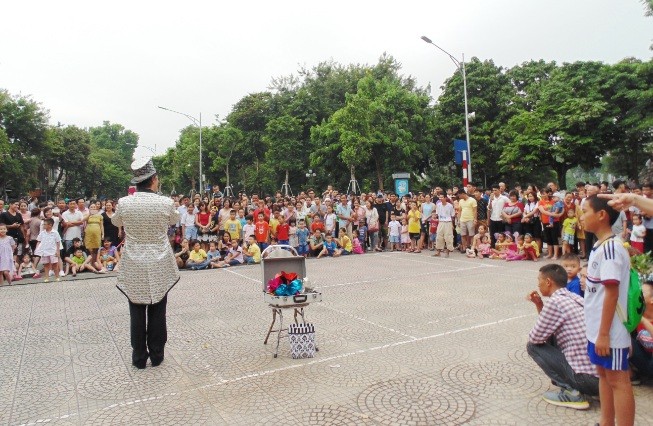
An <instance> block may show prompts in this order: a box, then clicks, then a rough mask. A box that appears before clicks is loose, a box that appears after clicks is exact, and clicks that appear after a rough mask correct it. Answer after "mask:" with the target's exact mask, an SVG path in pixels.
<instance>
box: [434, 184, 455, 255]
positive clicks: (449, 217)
mask: <svg viewBox="0 0 653 426" xmlns="http://www.w3.org/2000/svg"><path fill="white" fill-rule="evenodd" d="M435 211H436V213H437V214H438V221H439V223H438V233H437V237H436V239H435V254H433V256H440V252H441V251H442V250H443V249H444V248H445V243H446V250H445V251H444V256H445V257H449V252H452V251H453V250H454V247H453V218H454V216H455V215H456V211H455V210H454V208H453V204H451V203H449V202H448V201H447V197H445V196H444V195H443V194H440V202H439V203H438V204H437V205H436V207H435Z"/></svg>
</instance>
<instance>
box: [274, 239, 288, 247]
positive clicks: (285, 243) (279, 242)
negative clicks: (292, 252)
mask: <svg viewBox="0 0 653 426" xmlns="http://www.w3.org/2000/svg"><path fill="white" fill-rule="evenodd" d="M277 244H281V245H286V246H287V245H288V244H290V240H279V241H277Z"/></svg>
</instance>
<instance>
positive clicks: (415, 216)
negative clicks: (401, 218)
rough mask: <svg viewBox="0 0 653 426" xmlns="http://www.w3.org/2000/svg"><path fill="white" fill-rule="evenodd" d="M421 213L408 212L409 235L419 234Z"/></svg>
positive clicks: (417, 211)
mask: <svg viewBox="0 0 653 426" xmlns="http://www.w3.org/2000/svg"><path fill="white" fill-rule="evenodd" d="M421 218H422V213H420V212H419V210H408V232H410V233H411V234H419V231H420V222H419V220H420V219H421Z"/></svg>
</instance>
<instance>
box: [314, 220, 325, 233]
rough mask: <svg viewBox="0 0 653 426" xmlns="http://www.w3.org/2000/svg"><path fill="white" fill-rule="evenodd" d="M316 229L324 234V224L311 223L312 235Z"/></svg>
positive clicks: (320, 222)
mask: <svg viewBox="0 0 653 426" xmlns="http://www.w3.org/2000/svg"><path fill="white" fill-rule="evenodd" d="M316 229H319V230H320V231H321V232H324V222H322V221H319V222H317V221H313V223H311V234H314V233H315V230H316Z"/></svg>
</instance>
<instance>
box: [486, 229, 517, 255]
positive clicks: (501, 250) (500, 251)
mask: <svg viewBox="0 0 653 426" xmlns="http://www.w3.org/2000/svg"><path fill="white" fill-rule="evenodd" d="M494 238H495V239H496V241H497V242H496V243H494V248H493V249H492V255H490V258H491V259H504V258H505V255H506V249H507V248H508V245H509V244H512V241H510V242H506V234H504V233H503V232H497V233H496V234H494Z"/></svg>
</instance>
